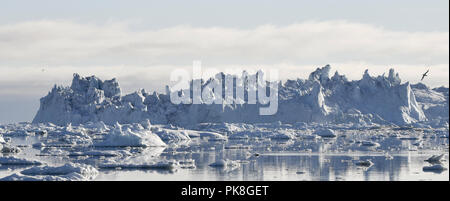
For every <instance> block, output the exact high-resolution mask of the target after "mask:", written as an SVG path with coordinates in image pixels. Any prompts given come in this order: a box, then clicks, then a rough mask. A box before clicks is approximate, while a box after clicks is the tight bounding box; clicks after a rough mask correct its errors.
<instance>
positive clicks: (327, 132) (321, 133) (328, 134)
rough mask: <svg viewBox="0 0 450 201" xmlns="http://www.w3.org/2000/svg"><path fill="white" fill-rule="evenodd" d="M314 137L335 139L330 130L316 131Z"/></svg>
mask: <svg viewBox="0 0 450 201" xmlns="http://www.w3.org/2000/svg"><path fill="white" fill-rule="evenodd" d="M314 133H315V134H316V135H318V136H320V137H330V138H332V137H336V134H335V133H334V131H333V130H331V129H326V128H325V129H318V130H316V131H315V132H314Z"/></svg>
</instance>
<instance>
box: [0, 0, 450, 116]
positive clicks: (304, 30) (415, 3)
mask: <svg viewBox="0 0 450 201" xmlns="http://www.w3.org/2000/svg"><path fill="white" fill-rule="evenodd" d="M448 9H449V1H447V0H430V1H423V0H420V1H419V0H408V1H406V0H396V1H387V0H380V1H370V2H369V1H357V0H340V1H331V0H322V1H299V0H296V1H289V0H287V1H267V0H247V1H237V0H229V1H212V0H208V1H206V0H193V1H181V0H180V1H174V0H168V1H151V0H150V1H148V0H147V1H116V0H108V1H104V0H97V1H87V0H78V1H70V2H69V1H60V0H42V1H32V0H29V1H25V0H4V1H2V6H1V7H0V123H12V122H18V121H31V120H32V118H33V116H34V115H35V113H36V111H37V110H38V107H39V98H40V97H43V96H45V95H46V94H47V93H48V91H49V90H50V89H51V87H52V86H53V85H54V84H58V85H69V84H70V82H71V78H72V74H73V73H79V74H81V75H85V76H88V75H97V76H99V77H100V78H102V79H111V78H113V77H116V78H118V80H119V83H120V85H121V87H122V88H123V89H124V92H125V93H128V92H132V91H134V90H138V89H139V88H145V89H146V90H147V91H155V90H156V91H162V90H163V88H164V86H165V85H166V84H168V80H169V74H170V72H171V70H173V69H177V68H191V66H192V62H193V61H194V60H201V61H202V64H203V67H204V68H219V69H224V68H229V67H231V68H250V69H260V68H263V69H267V68H269V69H270V68H277V69H279V70H280V77H281V78H282V79H296V78H307V76H308V74H309V73H310V72H311V71H313V70H314V69H315V68H317V67H321V66H324V65H326V64H331V67H332V70H333V71H334V70H337V71H339V73H341V74H345V75H346V76H347V77H348V78H349V79H360V78H361V77H362V74H363V72H364V70H365V69H368V70H369V73H370V74H371V75H374V76H375V75H380V74H383V73H387V72H388V70H389V68H394V69H395V70H396V71H397V72H399V74H400V77H401V78H402V80H403V81H404V82H406V81H409V82H411V83H417V82H419V81H420V75H421V74H422V73H423V72H424V71H426V70H427V69H428V68H429V69H430V74H429V76H428V77H427V78H428V79H425V80H424V83H425V84H427V85H430V86H432V87H436V86H441V85H446V86H448V82H449V77H448V73H449V72H448V71H449V65H448V64H449V10H448Z"/></svg>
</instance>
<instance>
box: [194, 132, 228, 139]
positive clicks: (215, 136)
mask: <svg viewBox="0 0 450 201" xmlns="http://www.w3.org/2000/svg"><path fill="white" fill-rule="evenodd" d="M197 133H198V134H199V136H200V138H207V139H208V140H209V141H224V140H227V137H226V136H224V135H221V134H219V133H216V132H208V131H197Z"/></svg>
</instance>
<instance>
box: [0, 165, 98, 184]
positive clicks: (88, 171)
mask: <svg viewBox="0 0 450 201" xmlns="http://www.w3.org/2000/svg"><path fill="white" fill-rule="evenodd" d="M97 175H98V171H97V169H95V168H94V167H92V166H90V165H86V164H75V163H67V164H65V165H62V166H56V167H53V166H44V167H32V168H30V169H26V170H23V171H21V172H20V173H16V174H13V175H10V176H7V177H5V178H3V179H1V180H4V181H88V180H93V179H95V177H97Z"/></svg>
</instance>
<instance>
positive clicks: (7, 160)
mask: <svg viewBox="0 0 450 201" xmlns="http://www.w3.org/2000/svg"><path fill="white" fill-rule="evenodd" d="M0 165H3V166H4V165H42V162H40V161H37V160H31V159H25V158H18V157H15V156H4V157H0Z"/></svg>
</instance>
